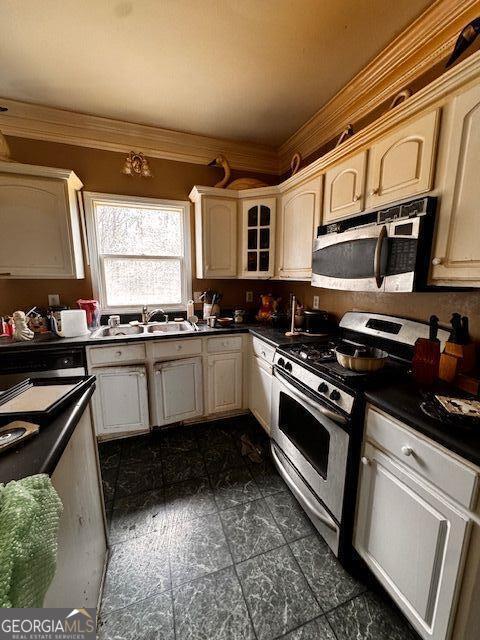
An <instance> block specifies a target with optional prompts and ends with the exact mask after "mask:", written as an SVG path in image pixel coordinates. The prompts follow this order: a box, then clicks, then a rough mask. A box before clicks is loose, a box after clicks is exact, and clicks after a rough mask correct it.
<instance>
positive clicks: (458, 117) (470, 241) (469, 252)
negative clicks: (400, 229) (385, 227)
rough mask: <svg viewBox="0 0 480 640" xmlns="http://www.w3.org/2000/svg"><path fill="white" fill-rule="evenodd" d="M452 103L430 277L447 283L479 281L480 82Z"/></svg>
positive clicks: (444, 150) (470, 283) (473, 283)
mask: <svg viewBox="0 0 480 640" xmlns="http://www.w3.org/2000/svg"><path fill="white" fill-rule="evenodd" d="M450 108H452V109H453V114H452V120H451V127H450V135H449V137H448V138H446V139H445V140H444V141H443V142H442V147H443V148H442V151H443V153H444V154H445V156H446V169H445V172H444V173H445V183H444V185H443V186H444V189H443V193H442V198H441V202H440V209H439V212H438V230H437V233H436V237H435V249H434V254H433V255H434V258H435V259H434V262H433V265H434V266H433V268H432V273H431V277H432V279H433V280H440V281H445V282H446V283H447V284H459V285H461V286H462V285H463V286H467V287H468V286H475V285H477V286H479V285H480V243H479V242H478V235H477V233H475V231H474V230H476V229H478V225H479V223H480V212H479V208H478V202H479V199H480V181H479V179H478V167H479V166H480V87H479V86H478V85H476V86H475V87H473V88H472V89H470V90H469V91H467V92H465V93H463V94H461V95H459V96H458V97H457V98H455V100H454V102H453V105H451V107H450ZM472 231H474V232H473V233H472Z"/></svg>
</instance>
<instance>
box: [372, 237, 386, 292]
mask: <svg viewBox="0 0 480 640" xmlns="http://www.w3.org/2000/svg"><path fill="white" fill-rule="evenodd" d="M386 237H387V227H386V225H383V227H382V228H381V229H380V233H379V234H378V238H377V246H376V247H375V257H374V261H373V272H374V274H375V282H376V283H377V288H378V289H380V288H381V286H382V284H383V276H382V274H381V268H382V248H383V241H384V240H385V238H386Z"/></svg>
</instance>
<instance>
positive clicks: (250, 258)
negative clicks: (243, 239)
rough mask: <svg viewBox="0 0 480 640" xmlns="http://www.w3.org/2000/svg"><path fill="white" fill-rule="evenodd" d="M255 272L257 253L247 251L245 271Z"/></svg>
mask: <svg viewBox="0 0 480 640" xmlns="http://www.w3.org/2000/svg"><path fill="white" fill-rule="evenodd" d="M256 270H257V252H256V251H249V252H248V253H247V271H256Z"/></svg>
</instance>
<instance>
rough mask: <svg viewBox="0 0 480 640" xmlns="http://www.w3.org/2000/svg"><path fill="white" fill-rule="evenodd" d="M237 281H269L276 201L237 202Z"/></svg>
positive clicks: (272, 263) (273, 242) (273, 260)
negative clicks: (238, 226) (238, 260)
mask: <svg viewBox="0 0 480 640" xmlns="http://www.w3.org/2000/svg"><path fill="white" fill-rule="evenodd" d="M241 207H242V217H241V249H240V260H241V263H240V273H239V277H240V278H271V277H272V276H273V270H274V263H275V213H276V198H263V199H259V200H244V201H242V202H241Z"/></svg>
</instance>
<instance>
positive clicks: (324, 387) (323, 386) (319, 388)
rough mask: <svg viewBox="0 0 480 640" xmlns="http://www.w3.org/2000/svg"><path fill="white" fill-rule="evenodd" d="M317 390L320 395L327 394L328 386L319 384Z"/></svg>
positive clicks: (323, 383) (324, 383)
mask: <svg viewBox="0 0 480 640" xmlns="http://www.w3.org/2000/svg"><path fill="white" fill-rule="evenodd" d="M318 390H319V391H320V393H327V391H328V384H327V383H326V382H321V383H320V384H319V385H318Z"/></svg>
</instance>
